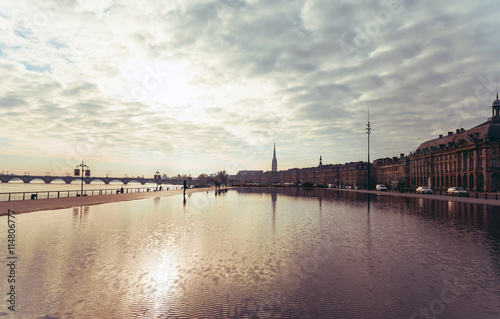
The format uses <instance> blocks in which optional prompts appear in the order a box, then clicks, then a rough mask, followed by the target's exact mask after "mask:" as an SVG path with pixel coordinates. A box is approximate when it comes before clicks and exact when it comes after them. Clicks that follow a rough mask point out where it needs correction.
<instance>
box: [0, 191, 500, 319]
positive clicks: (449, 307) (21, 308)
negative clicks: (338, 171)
mask: <svg viewBox="0 0 500 319" xmlns="http://www.w3.org/2000/svg"><path fill="white" fill-rule="evenodd" d="M15 218H16V236H17V237H16V254H17V261H16V263H17V268H16V278H17V279H16V289H17V292H16V301H17V303H16V309H17V311H16V314H17V316H18V317H20V318H22V317H26V318H40V317H47V318H384V319H385V318H431V317H433V316H434V317H435V318H499V317H500V209H499V207H492V206H486V205H474V204H466V203H458V202H448V201H436V200H431V199H416V198H399V197H387V196H377V195H370V197H369V195H367V194H362V193H356V192H342V191H336V190H330V189H317V190H313V191H306V190H304V189H295V188H293V189H292V188H290V189H288V188H277V189H273V188H264V189H259V188H242V189H235V190H229V191H227V192H221V193H215V192H213V191H211V192H203V193H193V194H190V195H188V196H187V197H186V201H185V202H184V201H183V198H182V196H170V197H161V198H160V197H158V198H155V199H148V200H138V201H130V202H118V203H111V204H103V205H96V206H90V207H76V208H72V209H62V210H53V211H44V212H35V213H29V214H19V215H16V217H15ZM0 225H1V226H0V227H1V228H0V229H2V233H3V234H6V233H7V227H6V225H7V217H6V216H2V217H0ZM2 237H4V238H6V236H2ZM4 241H6V239H4ZM2 245H3V246H6V244H5V245H4V244H2ZM1 257H2V264H6V263H7V254H6V250H5V248H2V250H1ZM7 272H8V269H7V267H6V266H4V267H0V280H2V281H5V280H6V278H7V277H8V274H7ZM2 287H4V286H3V285H2ZM2 293H3V294H4V296H5V294H6V293H7V292H4V291H2ZM4 304H6V302H5V301H4ZM2 306H3V305H2ZM2 311H3V312H2ZM0 315H10V312H7V310H6V307H2V309H1V310H0Z"/></svg>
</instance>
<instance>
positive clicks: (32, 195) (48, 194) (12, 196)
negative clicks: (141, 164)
mask: <svg viewBox="0 0 500 319" xmlns="http://www.w3.org/2000/svg"><path fill="white" fill-rule="evenodd" d="M176 188H177V187H174V188H172V189H176ZM169 189H170V188H163V187H162V188H161V190H162V191H166V190H169ZM154 191H158V190H157V189H156V188H155V187H139V188H123V194H128V193H145V192H154ZM121 193H122V192H121V189H109V188H106V189H89V190H83V196H97V195H110V194H121ZM80 196H82V192H81V190H67V191H66V190H61V191H36V192H12V193H0V201H14V200H31V199H44V198H66V197H80Z"/></svg>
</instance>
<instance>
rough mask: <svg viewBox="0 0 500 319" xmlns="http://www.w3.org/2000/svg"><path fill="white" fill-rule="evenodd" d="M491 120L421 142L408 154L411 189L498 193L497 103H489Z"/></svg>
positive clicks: (499, 137)
mask: <svg viewBox="0 0 500 319" xmlns="http://www.w3.org/2000/svg"><path fill="white" fill-rule="evenodd" d="M492 115H493V116H492V117H491V118H489V119H488V120H487V121H486V122H484V123H482V124H480V125H478V126H476V127H473V128H471V129H469V130H464V129H457V130H456V131H455V132H448V134H447V135H446V136H443V135H440V136H439V137H438V138H437V139H433V140H429V141H426V142H424V143H422V144H421V145H420V146H419V147H418V148H417V150H416V151H415V152H413V153H412V154H410V176H411V186H412V187H418V186H429V187H431V188H432V189H435V190H446V189H447V188H448V187H451V186H459V187H463V188H465V189H467V190H469V191H477V192H483V191H486V192H496V191H499V190H500V187H499V178H500V167H499V161H500V158H499V155H500V154H499V153H500V149H499V148H500V100H499V99H498V95H497V99H496V100H495V101H494V102H493V104H492Z"/></svg>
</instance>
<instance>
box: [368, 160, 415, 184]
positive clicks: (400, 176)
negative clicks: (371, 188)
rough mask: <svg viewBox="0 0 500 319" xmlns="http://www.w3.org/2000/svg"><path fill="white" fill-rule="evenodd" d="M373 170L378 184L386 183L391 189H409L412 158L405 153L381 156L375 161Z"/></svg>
mask: <svg viewBox="0 0 500 319" xmlns="http://www.w3.org/2000/svg"><path fill="white" fill-rule="evenodd" d="M373 170H374V173H375V181H376V182H377V184H384V185H386V186H388V187H390V188H391V189H399V190H401V189H409V186H410V159H409V158H408V156H405V155H404V154H400V156H399V157H393V158H389V157H387V158H379V159H376V160H375V161H373Z"/></svg>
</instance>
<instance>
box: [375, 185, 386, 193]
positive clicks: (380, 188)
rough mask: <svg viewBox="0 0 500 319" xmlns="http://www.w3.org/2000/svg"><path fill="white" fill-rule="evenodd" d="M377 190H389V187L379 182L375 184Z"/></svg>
mask: <svg viewBox="0 0 500 319" xmlns="http://www.w3.org/2000/svg"><path fill="white" fill-rule="evenodd" d="M375 190H377V191H381V192H387V187H386V186H385V185H383V184H378V185H377V186H375Z"/></svg>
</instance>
